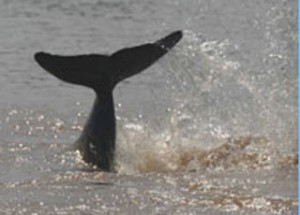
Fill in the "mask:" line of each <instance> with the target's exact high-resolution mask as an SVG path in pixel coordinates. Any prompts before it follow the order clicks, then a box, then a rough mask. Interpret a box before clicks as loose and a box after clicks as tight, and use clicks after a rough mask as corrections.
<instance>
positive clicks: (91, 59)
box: [34, 31, 182, 91]
mask: <svg viewBox="0 0 300 215" xmlns="http://www.w3.org/2000/svg"><path fill="white" fill-rule="evenodd" d="M181 38H182V32H181V31H176V32H173V33H171V34H169V35H168V36H166V37H164V38H162V39H160V40H158V41H156V42H154V43H148V44H144V45H140V46H136V47H132V48H125V49H122V50H119V51H117V52H115V53H113V54H112V55H110V56H107V55H98V54H90V55H78V56H58V55H52V54H48V53H44V52H38V53H36V54H35V56H34V58H35V60H36V61H37V62H38V64H39V65H40V66H41V67H42V68H44V69H45V70H46V71H48V72H49V73H51V74H52V75H54V76H56V77H57V78H59V79H61V80H63V81H66V82H69V83H72V84H79V85H84V86H87V87H91V88H94V89H96V90H100V91H101V90H106V91H109V90H112V89H113V87H114V86H115V85H116V84H117V83H118V82H120V81H122V80H123V79H125V78H128V77H130V76H132V75H134V74H137V73H139V72H141V71H143V70H144V69H146V68H147V67H149V66H151V65H152V64H153V63H154V62H156V61H157V60H158V59H159V58H160V57H162V56H163V55H164V54H166V53H167V52H168V51H169V50H170V49H171V48H172V47H173V46H175V44H176V43H177V42H178V41H179V40H180V39H181Z"/></svg>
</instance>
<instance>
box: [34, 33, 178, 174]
mask: <svg viewBox="0 0 300 215" xmlns="http://www.w3.org/2000/svg"><path fill="white" fill-rule="evenodd" d="M181 38H182V32H181V31H176V32H173V33H171V34H169V35H168V36H166V37H164V38H162V39H160V40H158V41H156V42H154V43H147V44H144V45H140V46H136V47H132V48H125V49H122V50H119V51H117V52H115V53H113V54H112V55H98V54H90V55H78V56H58V55H52V54H47V53H44V52H38V53H36V54H35V56H34V58H35V60H36V61H37V62H38V64H39V65H40V66H41V67H42V68H44V69H45V70H46V71H48V72H49V73H51V74H53V75H54V76H56V77H57V78H59V79H61V80H63V81H66V82H68V83H72V84H78V85H83V86H87V87H90V88H92V89H94V90H95V91H96V94H97V97H96V101H95V103H94V107H93V110H92V112H91V114H90V117H89V119H88V121H87V123H86V125H85V127H84V130H83V132H82V134H81V136H80V137H79V139H78V140H77V141H76V143H75V145H76V147H78V149H79V150H80V151H81V154H82V155H83V159H84V160H85V161H86V162H88V163H91V164H94V165H96V166H97V167H99V168H100V169H102V170H104V171H111V170H112V169H113V163H114V152H115V136H116V134H115V113H114V103H113V95H112V91H113V89H114V87H115V85H116V84H117V83H119V82H120V81H122V80H124V79H125V78H128V77H130V76H132V75H135V74H137V73H139V72H141V71H143V70H144V69H146V68H147V67H149V66H151V65H152V64H153V63H154V62H155V61H157V60H158V59H159V58H160V57H162V56H163V55H164V54H166V53H167V52H168V51H169V50H170V49H171V48H172V47H173V46H175V45H176V43H177V42H178V41H179V40H180V39H181Z"/></svg>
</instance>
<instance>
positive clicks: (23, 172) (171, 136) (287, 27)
mask: <svg viewBox="0 0 300 215" xmlns="http://www.w3.org/2000/svg"><path fill="white" fill-rule="evenodd" d="M0 4H1V7H0V12H1V13H0V18H1V19H0V28H1V29H4V30H3V31H2V32H1V36H0V37H1V40H0V47H1V49H0V71H1V76H0V77H1V78H0V85H1V91H0V96H1V105H0V137H1V138H0V142H1V144H0V164H1V165H0V173H1V174H0V175H1V176H0V188H1V189H0V190H1V195H0V196H1V197H0V212H1V213H4V214H12V213H17V214H30V213H38V214H74V213H75V214H76V213H78V214H81V213H87V214H105V213H117V214H118V213H122V214H123V213H124V214H135V213H145V214H170V213H172V214H185V213H189V214H220V213H230V214H243V213H244V214H296V213H297V207H298V203H297V172H298V171H297V168H298V153H297V71H296V69H297V51H296V48H294V47H296V45H295V44H296V41H297V29H296V27H295V26H296V24H295V23H296V15H297V13H296V12H295V11H296V9H295V8H297V7H296V6H295V5H292V3H291V2H289V4H286V2H285V1H273V2H263V3H262V2H261V1H259V3H258V2H256V1H253V2H235V0H230V1H229V2H222V3H221V2H220V1H203V2H199V1H190V2H189V3H186V2H184V3H181V2H178V1H173V0H172V1H171V0H167V1H164V2H159V3H158V2H138V1H135V0H130V1H122V0H118V1H100V0H95V1H77V0H76V1H72V2H71V1H51V2H49V1H39V2H37V1H35V0H24V1H5V0H0ZM295 4H296V3H295ZM254 11H255V12H254ZM182 28H184V29H185V31H184V33H185V36H184V38H183V40H182V41H181V42H180V43H179V44H178V46H177V47H176V48H175V49H174V50H172V51H171V52H170V54H168V55H167V56H166V57H164V58H163V59H162V60H161V61H159V62H158V63H157V64H156V65H154V66H153V67H151V68H149V70H147V71H145V72H144V73H143V74H141V75H139V76H136V77H133V78H131V79H128V80H127V81H124V83H122V84H120V86H118V88H117V89H116V90H115V92H114V93H115V99H116V113H117V119H118V121H117V123H118V143H117V156H116V166H117V173H103V172H99V171H98V170H97V169H95V168H93V167H90V166H88V165H87V164H85V163H84V162H83V161H82V159H81V157H80V154H79V153H78V152H76V151H72V150H71V149H70V148H71V144H72V142H74V141H75V140H76V138H77V137H78V136H79V134H80V132H81V131H82V127H83V125H84V123H85V120H86V117H87V115H88V113H89V111H90V108H91V105H92V102H93V101H92V100H93V99H94V95H93V93H92V92H90V91H89V90H87V89H84V88H81V87H78V86H74V85H68V84H66V83H62V82H59V81H58V80H56V79H55V78H53V77H51V76H50V75H48V74H47V73H45V72H44V71H41V69H40V68H39V67H38V66H37V65H36V64H35V62H34V60H33V54H34V53H35V52H37V51H41V50H44V51H49V52H53V53H59V54H82V53H110V52H112V51H114V50H117V49H119V48H121V47H125V46H132V45H136V44H139V43H144V42H145V41H153V40H154V39H157V38H159V37H160V36H162V35H165V34H166V33H169V32H171V31H173V30H177V29H182ZM145 29H147V31H146V30H145ZM145 32H146V33H145ZM45 41H47V42H46V43H45Z"/></svg>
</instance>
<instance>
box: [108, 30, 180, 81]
mask: <svg viewBox="0 0 300 215" xmlns="http://www.w3.org/2000/svg"><path fill="white" fill-rule="evenodd" d="M181 38H182V32H181V31H175V32H173V33H171V34H169V35H168V36H166V37H164V38H162V39H160V40H158V41H156V42H154V43H148V44H144V45H140V46H136V47H132V48H125V49H122V50H119V51H117V52H115V53H114V54H112V55H111V56H110V61H111V64H112V65H114V72H113V75H114V83H115V84H117V83H118V82H120V81H121V80H123V79H125V78H128V77H130V76H132V75H135V74H137V73H139V72H141V71H143V70H144V69H146V68H148V67H149V66H151V65H152V64H153V63H154V62H156V61H157V60H158V59H159V58H161V57H162V56H163V55H164V54H166V53H167V52H168V51H169V50H170V49H171V48H172V47H173V46H175V44H176V43H177V42H178V41H179V40H180V39H181Z"/></svg>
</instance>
